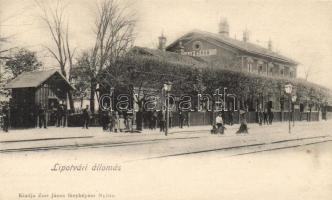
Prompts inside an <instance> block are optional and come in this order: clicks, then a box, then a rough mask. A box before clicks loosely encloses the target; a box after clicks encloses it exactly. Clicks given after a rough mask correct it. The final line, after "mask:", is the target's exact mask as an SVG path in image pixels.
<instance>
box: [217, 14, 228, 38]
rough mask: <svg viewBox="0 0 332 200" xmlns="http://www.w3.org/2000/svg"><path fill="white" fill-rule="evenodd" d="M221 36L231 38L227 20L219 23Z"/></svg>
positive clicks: (224, 19) (223, 19)
mask: <svg viewBox="0 0 332 200" xmlns="http://www.w3.org/2000/svg"><path fill="white" fill-rule="evenodd" d="M219 34H220V35H223V36H229V25H228V22H227V19H226V18H222V19H221V20H220V23H219Z"/></svg>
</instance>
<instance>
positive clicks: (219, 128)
mask: <svg viewBox="0 0 332 200" xmlns="http://www.w3.org/2000/svg"><path fill="white" fill-rule="evenodd" d="M231 121H232V122H231V123H229V124H230V125H233V118H232V120H231ZM225 129H226V128H225V122H224V119H223V115H222V113H221V112H220V113H218V115H217V117H216V118H215V125H213V127H212V130H211V133H212V134H224V132H225ZM236 133H237V134H242V133H248V125H247V119H246V112H244V111H240V127H239V129H238V130H237V131H236Z"/></svg>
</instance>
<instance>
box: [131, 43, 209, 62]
mask: <svg viewBox="0 0 332 200" xmlns="http://www.w3.org/2000/svg"><path fill="white" fill-rule="evenodd" d="M133 54H135V55H143V56H151V57H154V58H156V59H161V60H165V61H166V62H170V63H176V64H184V65H194V66H196V67H204V66H206V65H207V63H206V61H205V60H203V59H202V58H199V57H193V56H187V55H181V54H179V53H175V52H171V51H162V50H159V49H150V48H145V47H137V46H136V47H134V48H133V49H132V50H131V51H130V52H129V55H133Z"/></svg>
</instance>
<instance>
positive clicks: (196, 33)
mask: <svg viewBox="0 0 332 200" xmlns="http://www.w3.org/2000/svg"><path fill="white" fill-rule="evenodd" d="M195 38H197V39H198V38H201V39H205V40H207V41H209V42H211V43H214V44H216V45H219V44H220V43H222V44H226V45H229V46H231V47H233V48H236V49H238V50H241V51H244V52H246V53H251V54H255V55H259V56H263V57H268V58H272V59H277V60H280V61H283V62H287V63H290V64H293V65H297V64H298V62H297V61H295V60H293V59H291V58H288V57H286V56H283V55H280V54H278V53H276V52H273V51H271V50H269V49H267V48H264V47H262V46H259V45H257V44H253V43H250V42H244V41H241V40H236V39H233V38H230V37H228V36H224V35H221V34H216V33H210V32H206V31H200V30H193V31H191V32H189V33H187V34H185V35H184V36H182V37H180V38H179V39H177V40H175V41H174V42H173V43H172V44H170V45H169V46H168V47H167V48H166V49H167V50H169V49H171V48H172V47H174V46H175V45H176V44H177V43H178V41H180V40H183V41H189V40H192V39H195Z"/></svg>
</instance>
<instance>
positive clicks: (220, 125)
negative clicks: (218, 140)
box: [216, 113, 224, 134]
mask: <svg viewBox="0 0 332 200" xmlns="http://www.w3.org/2000/svg"><path fill="white" fill-rule="evenodd" d="M216 125H217V130H218V133H220V134H224V121H223V119H222V113H219V114H218V116H217V117H216Z"/></svg>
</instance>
